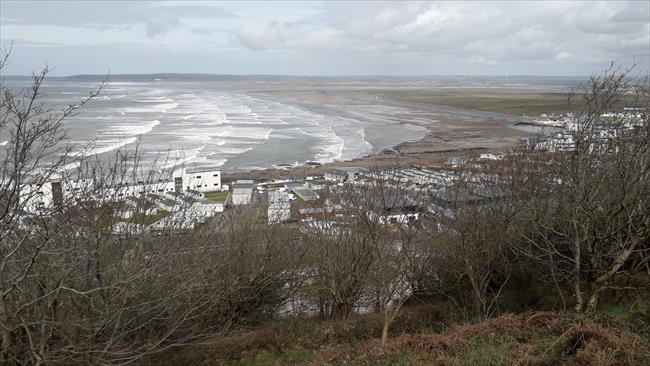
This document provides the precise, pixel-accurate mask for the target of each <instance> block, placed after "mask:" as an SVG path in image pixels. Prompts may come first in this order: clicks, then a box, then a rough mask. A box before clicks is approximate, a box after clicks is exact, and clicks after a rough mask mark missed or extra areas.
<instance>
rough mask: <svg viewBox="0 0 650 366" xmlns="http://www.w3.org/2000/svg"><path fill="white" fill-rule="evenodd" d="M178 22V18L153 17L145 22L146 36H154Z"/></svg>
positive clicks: (164, 31) (176, 24)
mask: <svg viewBox="0 0 650 366" xmlns="http://www.w3.org/2000/svg"><path fill="white" fill-rule="evenodd" d="M179 24H180V22H179V20H178V18H164V19H155V20H152V21H150V22H147V26H146V30H147V37H155V36H158V35H160V34H163V33H167V32H168V31H169V30H171V29H172V28H174V27H176V26H178V25H179Z"/></svg>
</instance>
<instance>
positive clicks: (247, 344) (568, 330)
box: [141, 302, 650, 366]
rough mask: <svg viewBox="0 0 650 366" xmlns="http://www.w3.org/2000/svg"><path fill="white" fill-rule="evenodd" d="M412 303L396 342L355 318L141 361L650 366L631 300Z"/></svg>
mask: <svg viewBox="0 0 650 366" xmlns="http://www.w3.org/2000/svg"><path fill="white" fill-rule="evenodd" d="M451 314H452V313H450V312H446V311H441V308H439V307H433V306H423V305H419V306H407V307H405V308H404V309H403V311H402V313H401V314H400V315H399V316H398V317H397V318H396V319H395V323H394V326H393V329H392V330H391V333H392V334H391V339H390V340H389V342H388V343H387V344H386V345H382V344H381V343H380V341H379V339H378V337H379V336H380V333H381V325H382V320H381V318H380V317H379V316H378V314H368V315H356V316H353V317H351V318H348V319H347V320H339V321H331V320H330V321H324V320H316V319H311V320H301V321H298V320H285V321H273V322H271V323H269V324H268V325H267V326H264V327H260V328H258V329H256V330H252V331H249V332H240V333H238V334H235V335H231V336H229V337H225V338H220V339H216V340H214V342H208V343H207V344H204V345H201V346H193V347H187V348H180V349H175V350H172V351H169V352H167V353H164V354H161V355H156V356H155V357H152V358H150V359H147V360H145V361H144V362H142V363H141V365H143V366H145V365H146V366H148V365H160V366H166V365H168V366H175V365H228V366H261V365H265V366H266V365H376V366H379V365H468V366H469V365H504V366H505V365H647V364H648V363H650V346H649V345H650V307H649V306H648V304H647V303H646V304H643V303H639V302H630V303H627V305H625V306H622V305H612V306H604V307H603V309H602V310H601V311H599V312H597V313H594V314H590V315H584V314H576V313H573V312H552V311H547V312H544V311H536V312H532V311H531V312H523V313H520V314H504V315H501V316H499V317H496V318H494V319H489V320H486V321H483V322H478V323H473V324H472V323H463V322H459V321H455V322H453V323H449V322H450V320H451V318H450V316H451Z"/></svg>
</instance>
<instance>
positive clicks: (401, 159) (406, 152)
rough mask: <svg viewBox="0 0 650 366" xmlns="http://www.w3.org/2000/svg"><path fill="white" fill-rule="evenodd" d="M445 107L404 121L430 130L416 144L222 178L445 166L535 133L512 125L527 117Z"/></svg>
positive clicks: (419, 108)
mask: <svg viewBox="0 0 650 366" xmlns="http://www.w3.org/2000/svg"><path fill="white" fill-rule="evenodd" d="M282 99H285V98H282ZM293 102H294V103H298V104H299V105H300V106H301V107H302V108H308V107H309V106H310V105H313V103H309V102H304V101H303V102H301V101H295V100H293ZM380 102H381V104H382V105H386V104H388V105H391V104H392V103H390V101H389V100H380ZM387 102H388V103H387ZM408 104H409V105H408V109H409V110H410V111H411V112H412V111H416V112H421V111H422V110H424V111H430V110H431V109H435V108H437V106H430V105H421V106H419V105H417V104H416V103H408ZM443 107H444V109H445V112H446V113H438V114H435V115H432V116H433V117H435V118H429V119H428V120H427V121H426V122H422V121H419V123H413V121H411V120H408V118H405V120H401V121H399V123H400V124H408V125H415V126H418V127H423V128H425V131H424V133H423V134H422V136H421V137H420V138H418V139H416V140H411V141H403V142H401V143H399V144H396V145H393V146H391V147H387V148H384V149H382V150H379V151H375V152H373V153H370V154H367V155H364V156H360V157H358V158H354V159H349V160H342V161H332V162H328V163H323V164H320V165H318V166H311V165H308V164H307V162H305V163H303V164H299V165H295V166H291V167H286V168H280V167H269V168H263V169H254V170H248V171H222V179H223V180H224V181H225V182H229V181H234V180H237V179H253V180H270V179H273V178H276V177H288V178H291V177H295V178H298V179H304V178H305V177H307V176H311V175H323V174H324V173H325V172H327V171H331V170H334V169H337V168H342V167H362V168H388V167H395V166H412V165H415V164H418V165H422V166H426V165H432V164H439V163H442V162H445V161H446V160H447V158H448V157H469V156H476V155H478V154H480V153H483V152H504V151H506V150H508V149H510V148H512V147H514V146H516V144H517V143H518V141H519V139H520V138H522V137H525V136H528V135H531V133H530V132H528V131H523V130H522V129H520V128H517V127H516V126H514V123H513V122H512V120H513V118H515V119H519V118H521V119H523V117H518V116H507V117H508V118H507V119H500V118H495V115H494V114H492V113H489V114H482V112H480V111H477V112H476V113H474V111H469V112H470V113H467V112H466V111H462V112H463V113H462V114H454V113H453V112H454V111H455V108H454V107H449V108H448V107H447V106H443ZM324 108H327V109H328V111H329V112H331V113H336V114H337V115H340V114H339V111H340V109H339V108H333V107H332V106H328V105H327V104H325V105H324ZM354 118H357V116H354ZM357 119H359V118H357ZM360 120H361V119H360ZM366 120H369V118H366ZM369 128H372V127H369Z"/></svg>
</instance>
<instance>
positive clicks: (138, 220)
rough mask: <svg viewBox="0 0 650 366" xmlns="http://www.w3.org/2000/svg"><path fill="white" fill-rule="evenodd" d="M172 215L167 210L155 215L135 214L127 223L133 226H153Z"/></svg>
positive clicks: (159, 211)
mask: <svg viewBox="0 0 650 366" xmlns="http://www.w3.org/2000/svg"><path fill="white" fill-rule="evenodd" d="M171 214H172V213H171V212H169V211H165V210H158V212H156V213H155V214H153V215H144V214H135V215H133V216H131V217H130V218H129V219H128V220H127V222H130V223H133V224H142V225H151V224H153V223H154V222H157V221H159V220H161V219H163V218H165V217H167V216H169V215H171Z"/></svg>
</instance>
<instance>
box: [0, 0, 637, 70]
mask: <svg viewBox="0 0 650 366" xmlns="http://www.w3.org/2000/svg"><path fill="white" fill-rule="evenodd" d="M10 42H13V49H12V55H11V60H10V64H9V66H8V67H7V68H6V70H3V73H5V74H6V75H9V74H14V75H16V74H17V75H23V74H29V73H31V72H32V71H37V70H39V69H40V68H42V66H43V65H44V64H45V63H46V62H47V63H48V65H50V66H53V67H54V71H53V72H52V74H51V75H60V76H61V75H76V74H106V73H107V72H109V71H110V73H112V74H122V73H158V72H182V73H212V74H276V75H323V76H334V75H341V76H344V75H413V76H415V75H452V74H453V75H562V76H573V75H576V76H582V75H589V74H592V73H593V72H596V71H600V70H603V69H604V68H606V67H607V66H608V65H609V63H611V62H612V61H614V62H616V63H618V64H622V65H625V66H629V65H631V64H632V63H636V64H638V66H637V70H640V71H642V72H647V71H648V69H649V68H650V66H649V65H650V2H648V1H610V2H589V1H576V2H568V1H562V2H553V1H523V2H497V1H486V2H477V1H471V2H451V1H445V2H427V1H418V2H406V1H398V2H390V1H383V2H372V1H359V2H354V1H345V2H344V1H329V2H328V1H315V2H309V1H300V2H299V1H287V2H269V1H256V2H236V1H225V2H217V1H195V2H191V1H178V2H176V1H55V0H47V1H21V0H2V1H0V44H3V45H5V46H7V45H8V44H9V43H10Z"/></svg>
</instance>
